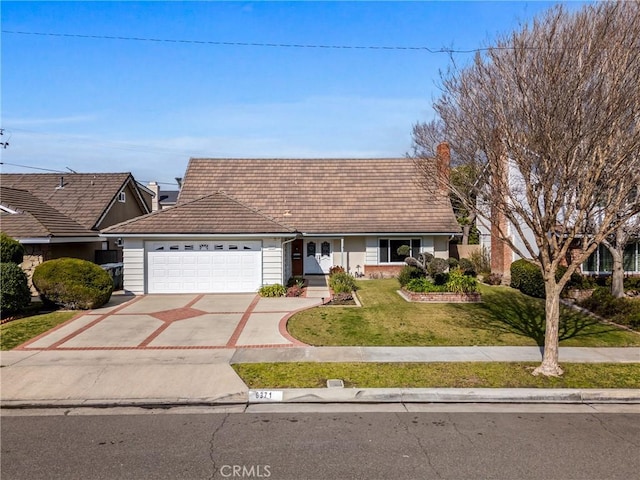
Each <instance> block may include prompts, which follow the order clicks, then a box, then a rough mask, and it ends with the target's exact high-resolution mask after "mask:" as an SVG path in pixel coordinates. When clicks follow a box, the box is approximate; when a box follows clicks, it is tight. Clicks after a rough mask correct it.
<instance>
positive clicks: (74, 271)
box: [33, 258, 113, 310]
mask: <svg viewBox="0 0 640 480" xmlns="http://www.w3.org/2000/svg"><path fill="white" fill-rule="evenodd" d="M33 285H34V287H36V290H38V293H39V294H40V297H41V298H42V300H43V302H45V303H47V304H54V305H58V306H60V307H63V308H67V309H70V310H87V309H91V308H98V307H101V306H102V305H104V304H105V303H107V302H108V301H109V299H110V298H111V293H112V292H113V280H112V279H111V276H110V275H109V273H107V272H106V271H105V270H103V269H102V268H101V267H99V266H98V265H96V264H95V263H92V262H88V261H86V260H80V259H78V258H58V259H55V260H49V261H46V262H44V263H41V264H40V265H38V266H37V267H36V268H35V270H34V272H33Z"/></svg>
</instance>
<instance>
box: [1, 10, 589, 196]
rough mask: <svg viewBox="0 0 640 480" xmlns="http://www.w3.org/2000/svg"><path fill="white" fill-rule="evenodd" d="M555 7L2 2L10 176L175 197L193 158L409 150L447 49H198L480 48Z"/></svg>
mask: <svg viewBox="0 0 640 480" xmlns="http://www.w3.org/2000/svg"><path fill="white" fill-rule="evenodd" d="M552 4H553V2H8V1H2V2H1V4H0V9H1V11H0V14H1V19H2V30H3V33H2V38H1V39H2V47H1V48H2V51H1V53H2V64H1V67H2V74H1V75H2V77H1V80H2V87H1V88H2V91H1V93H2V106H1V113H2V125H1V128H3V129H4V135H3V136H2V137H0V138H1V140H2V141H5V142H7V141H8V142H9V147H8V148H7V149H4V150H0V153H1V155H2V162H3V163H4V165H2V171H3V172H18V171H19V172H38V171H40V170H36V169H32V168H26V167H25V166H28V167H39V168H46V169H52V170H61V171H68V169H71V170H74V171H77V172H121V171H130V172H132V173H133V174H134V176H135V177H136V179H137V180H139V181H142V182H148V181H151V180H155V181H159V182H164V183H166V184H167V185H165V186H164V188H167V189H170V188H172V187H171V185H170V184H171V183H173V181H174V178H175V177H181V176H183V174H184V170H185V168H186V166H187V162H188V160H189V158H190V157H305V158H306V157H397V156H404V154H405V153H406V152H408V151H409V150H410V146H411V135H410V134H411V127H412V125H413V124H414V123H416V122H418V121H427V120H430V119H431V118H432V111H431V103H432V99H433V98H434V97H435V96H437V94H438V90H437V83H438V79H439V71H441V70H443V69H446V68H447V65H448V64H449V61H450V59H449V56H448V55H447V54H443V53H429V52H427V51H426V50H402V49H370V48H365V49H360V48H357V49H356V48H350V49H337V48H311V47H308V48H295V47H269V46H243V45H220V44H214V43H193V42H228V43H258V44H304V45H332V46H351V47H355V46H388V47H430V48H432V49H440V48H443V47H444V48H454V49H473V48H478V47H483V46H487V45H489V44H491V42H492V40H494V39H495V38H496V36H498V35H501V34H506V33H508V32H509V31H511V30H513V29H515V28H517V27H518V25H519V24H521V23H523V22H524V23H526V22H528V21H530V19H531V18H533V17H534V16H535V15H537V14H539V13H541V12H542V11H544V10H546V9H547V8H549V7H550V6H551V5H552ZM569 5H570V7H571V8H574V7H576V8H577V7H578V6H579V4H578V3H570V4H569ZM11 32H29V33H46V34H65V35H78V36H76V37H74V36H53V35H31V34H22V33H11ZM83 35H84V36H89V35H90V36H97V37H113V36H120V37H135V38H142V39H160V40H187V41H189V42H178V43H176V42H165V41H162V42H158V41H148V40H114V39H107V38H86V37H82V36H83ZM455 58H456V61H460V62H465V61H468V59H470V58H471V54H462V53H461V54H455ZM9 164H16V165H23V166H21V167H17V166H14V165H9Z"/></svg>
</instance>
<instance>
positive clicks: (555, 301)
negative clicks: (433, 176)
mask: <svg viewBox="0 0 640 480" xmlns="http://www.w3.org/2000/svg"><path fill="white" fill-rule="evenodd" d="M639 78H640V4H639V3H638V2H598V3H595V4H589V5H587V6H586V7H584V8H583V9H581V10H580V11H578V12H576V13H569V12H567V11H566V9H564V8H563V7H562V6H557V7H554V8H552V9H550V10H549V11H548V12H546V13H545V14H544V15H542V16H541V17H539V18H538V19H536V20H535V21H534V22H533V23H532V24H531V25H527V26H524V27H522V28H521V29H520V30H518V31H515V32H513V33H512V34H510V35H509V36H507V37H505V38H502V39H500V40H499V41H498V42H497V44H496V45H495V46H494V47H492V48H490V49H488V50H486V51H485V52H484V53H478V54H477V55H476V56H475V59H474V61H473V63H471V64H470V65H468V66H465V67H464V68H458V67H455V66H454V67H452V68H451V69H450V70H449V71H448V72H446V73H445V74H444V75H443V78H442V82H443V85H442V89H443V93H442V95H441V97H440V98H439V99H438V100H437V101H436V102H435V105H434V109H435V111H436V113H437V115H438V122H440V124H441V125H442V127H441V128H442V130H443V132H444V134H445V135H446V138H447V140H448V141H449V143H450V146H451V149H452V151H454V152H455V153H456V155H457V157H458V158H460V159H461V160H462V161H464V163H466V164H469V165H475V169H474V171H475V172H477V173H478V175H479V177H478V179H477V181H476V182H475V183H474V184H469V185H467V186H466V188H465V190H466V191H465V192H458V194H459V195H458V197H459V198H464V197H465V195H466V196H467V197H468V192H469V191H473V193H474V194H473V197H477V198H482V199H484V200H485V201H486V202H488V204H489V205H490V207H491V211H492V215H496V216H502V217H503V218H504V219H505V220H506V221H507V222H508V224H509V225H510V228H511V229H512V232H515V233H516V234H517V236H518V237H519V238H520V242H515V241H513V239H512V238H511V237H509V236H507V235H506V233H507V232H506V231H505V229H504V227H499V228H498V231H499V233H500V236H501V237H502V238H503V239H504V241H505V242H506V243H507V244H508V245H509V246H510V247H511V248H512V249H513V250H514V251H515V252H516V253H517V254H518V255H520V256H522V257H524V258H531V259H533V261H534V262H535V263H536V264H537V265H538V266H539V267H540V268H541V271H542V275H543V278H544V282H545V292H546V301H545V312H546V332H545V346H544V355H543V360H542V364H541V365H540V366H539V367H538V368H537V369H536V370H535V371H534V374H542V375H552V376H557V375H561V374H562V373H563V371H562V369H561V368H560V365H559V363H558V328H559V316H560V315H559V314H560V292H561V290H562V288H563V287H564V285H565V284H566V283H567V281H568V280H569V279H570V276H571V274H572V273H574V272H575V271H576V269H578V268H579V266H580V264H581V263H582V262H583V261H585V260H586V259H587V257H588V256H589V255H590V254H591V253H592V252H593V251H594V250H595V249H596V248H597V246H598V244H600V243H601V242H602V241H603V240H605V239H606V238H607V237H608V236H610V235H612V234H613V232H614V231H615V229H616V227H617V225H619V224H620V223H624V222H626V221H627V220H628V219H630V218H632V217H633V215H635V214H637V213H638V212H639V211H640V200H638V198H636V199H635V200H634V201H633V202H629V201H628V198H629V192H630V191H632V189H633V188H636V186H637V185H640V158H639V157H638V155H637V152H638V151H639V150H640V89H639V88H638V79H639ZM452 188H454V189H455V188H456V187H455V186H453V187H452ZM469 208H476V206H475V205H473V204H471V205H469ZM563 263H566V264H567V267H568V268H567V270H566V271H565V273H564V274H563V275H562V276H561V277H560V278H559V279H556V273H557V272H558V267H559V266H560V265H561V264H563Z"/></svg>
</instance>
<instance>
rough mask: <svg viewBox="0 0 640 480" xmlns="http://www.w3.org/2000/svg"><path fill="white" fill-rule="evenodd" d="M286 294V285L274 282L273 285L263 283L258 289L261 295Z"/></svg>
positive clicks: (280, 295) (279, 295)
mask: <svg viewBox="0 0 640 480" xmlns="http://www.w3.org/2000/svg"><path fill="white" fill-rule="evenodd" d="M286 294H287V287H285V286H284V285H280V284H279V283H274V284H273V285H263V286H262V287H260V290H258V295H260V296H261V297H284V296H285V295H286Z"/></svg>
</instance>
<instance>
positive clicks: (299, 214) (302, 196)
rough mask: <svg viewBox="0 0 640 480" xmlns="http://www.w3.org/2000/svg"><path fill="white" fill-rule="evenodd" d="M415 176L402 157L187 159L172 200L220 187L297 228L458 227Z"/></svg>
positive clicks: (445, 202) (441, 200) (444, 198)
mask: <svg viewBox="0 0 640 480" xmlns="http://www.w3.org/2000/svg"><path fill="white" fill-rule="evenodd" d="M416 175H418V174H417V171H416V167H415V164H414V161H413V160H412V159H408V158H398V159H206V158H203V159H191V160H190V162H189V166H188V168H187V172H186V175H185V177H184V180H183V188H182V190H181V192H180V195H179V197H178V205H182V204H184V203H185V202H190V201H193V200H195V199H197V198H201V197H203V196H205V195H209V194H211V193H212V192H216V191H224V192H226V193H227V194H228V195H229V196H231V197H232V198H235V199H237V200H239V201H240V202H242V203H243V204H245V205H248V206H250V207H251V208H254V209H256V210H257V211H259V212H261V213H262V214H264V215H267V216H268V217H270V218H273V219H274V220H276V221H281V222H285V223H286V224H287V225H290V226H292V227H294V228H296V229H297V230H298V231H300V232H303V233H318V234H319V233H345V234H347V233H354V234H355V233H384V232H389V233H392V232H394V233H419V232H425V233H426V232H430V233H453V232H458V231H459V226H458V223H457V222H456V219H455V216H454V214H453V210H452V208H451V202H450V200H449V197H448V194H447V193H446V192H444V193H443V192H438V191H437V189H425V188H424V186H421V184H420V182H419V181H416V178H417V177H416ZM433 181H434V182H435V181H436V180H435V178H434V179H433ZM428 190H432V191H428ZM212 214H215V213H212Z"/></svg>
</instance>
